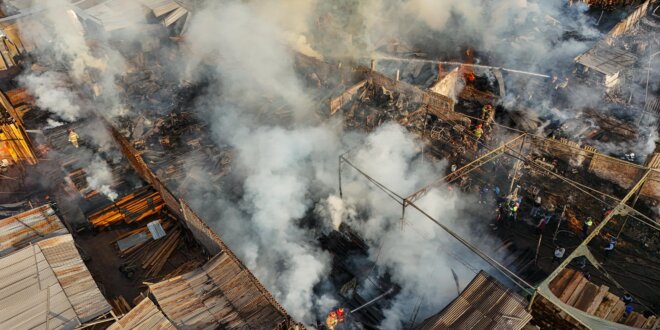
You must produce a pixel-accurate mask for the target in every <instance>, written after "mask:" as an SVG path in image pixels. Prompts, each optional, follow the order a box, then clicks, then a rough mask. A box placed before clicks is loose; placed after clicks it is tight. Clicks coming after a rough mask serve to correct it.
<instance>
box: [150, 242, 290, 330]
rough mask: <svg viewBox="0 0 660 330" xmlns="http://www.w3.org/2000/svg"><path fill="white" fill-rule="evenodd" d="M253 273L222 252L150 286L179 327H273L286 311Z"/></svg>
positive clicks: (169, 316) (166, 312)
mask: <svg viewBox="0 0 660 330" xmlns="http://www.w3.org/2000/svg"><path fill="white" fill-rule="evenodd" d="M250 276H251V275H250V274H249V271H248V270H247V269H245V268H244V267H242V266H241V265H240V264H239V263H238V262H237V261H236V260H235V259H234V258H232V257H231V256H230V255H229V254H228V253H225V252H221V253H220V254H218V255H216V256H215V257H213V258H212V259H211V260H210V261H209V262H208V263H207V264H206V265H204V266H203V267H201V268H198V269H196V270H194V271H191V272H189V273H186V274H183V275H180V276H177V277H174V278H171V279H168V280H165V281H162V282H159V283H156V284H150V285H149V289H150V290H151V292H152V294H153V295H154V297H156V301H157V303H158V305H159V306H160V307H161V309H162V310H163V312H164V313H165V315H166V316H167V317H168V318H169V319H170V320H172V322H174V324H175V326H176V327H177V328H178V329H192V328H194V329H216V328H218V327H221V328H254V329H263V328H273V327H274V326H276V325H277V324H278V323H279V322H281V321H282V320H283V319H284V315H282V314H281V313H280V311H279V310H278V309H277V308H276V307H275V306H273V304H272V303H271V302H270V300H269V299H268V297H267V292H262V291H261V289H260V288H259V287H258V286H257V285H255V283H254V281H252V279H251V278H250Z"/></svg>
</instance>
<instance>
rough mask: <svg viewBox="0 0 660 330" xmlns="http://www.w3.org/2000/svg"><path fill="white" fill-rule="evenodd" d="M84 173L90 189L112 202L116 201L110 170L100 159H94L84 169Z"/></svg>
mask: <svg viewBox="0 0 660 330" xmlns="http://www.w3.org/2000/svg"><path fill="white" fill-rule="evenodd" d="M85 172H86V174H87V175H86V177H87V184H88V185H89V187H90V188H92V189H94V190H96V191H98V192H100V193H102V194H103V195H105V196H107V197H108V198H109V199H110V200H112V201H114V200H115V199H117V197H118V196H119V195H118V194H117V192H116V191H114V190H113V189H112V185H113V181H114V179H113V175H112V169H111V168H110V166H108V164H107V163H106V162H105V161H104V160H103V159H102V158H101V157H98V156H96V157H94V159H92V161H91V162H90V163H89V165H87V167H86V168H85Z"/></svg>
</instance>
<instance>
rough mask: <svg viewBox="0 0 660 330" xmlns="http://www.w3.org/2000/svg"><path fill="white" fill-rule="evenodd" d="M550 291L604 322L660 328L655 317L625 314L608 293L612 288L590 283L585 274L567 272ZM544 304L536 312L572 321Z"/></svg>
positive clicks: (619, 304) (620, 303)
mask: <svg viewBox="0 0 660 330" xmlns="http://www.w3.org/2000/svg"><path fill="white" fill-rule="evenodd" d="M550 290H551V291H552V293H554V294H555V296H557V298H559V299H560V300H561V301H562V302H564V303H566V304H568V305H570V306H573V307H575V308H577V309H579V310H581V311H583V312H585V313H587V314H590V315H594V316H596V317H598V318H601V319H605V320H608V321H612V322H618V323H622V324H625V325H628V326H633V327H638V328H642V329H655V328H656V327H659V326H660V319H657V318H656V317H655V316H652V317H650V318H648V319H647V318H646V317H644V316H643V315H641V314H640V313H637V312H632V313H630V314H628V315H624V314H625V309H626V306H625V304H624V302H623V301H622V300H621V298H619V297H618V296H616V295H615V294H613V293H611V292H609V287H607V286H605V285H600V286H598V285H596V284H593V283H591V282H590V281H588V280H587V279H586V278H585V277H584V276H583V274H582V272H579V271H576V270H574V269H564V270H563V271H562V272H561V273H560V274H559V275H558V276H557V277H556V278H555V279H554V280H553V281H552V282H551V283H550ZM544 305H546V306H540V307H539V309H538V310H537V311H535V313H543V314H548V313H552V314H554V316H555V317H557V318H560V319H563V321H565V322H569V323H570V322H571V321H572V318H571V317H570V316H568V315H567V314H566V313H564V312H559V313H557V312H556V311H554V310H551V308H550V306H549V305H551V304H549V303H547V302H545V303H544ZM546 309H547V310H546ZM573 322H574V321H573Z"/></svg>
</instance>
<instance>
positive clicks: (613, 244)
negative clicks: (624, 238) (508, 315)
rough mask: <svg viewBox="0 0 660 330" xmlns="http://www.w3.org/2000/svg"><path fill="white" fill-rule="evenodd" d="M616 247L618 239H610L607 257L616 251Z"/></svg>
mask: <svg viewBox="0 0 660 330" xmlns="http://www.w3.org/2000/svg"><path fill="white" fill-rule="evenodd" d="M615 247H616V237H612V238H610V242H609V243H607V246H605V257H609V256H610V254H612V251H614V248H615Z"/></svg>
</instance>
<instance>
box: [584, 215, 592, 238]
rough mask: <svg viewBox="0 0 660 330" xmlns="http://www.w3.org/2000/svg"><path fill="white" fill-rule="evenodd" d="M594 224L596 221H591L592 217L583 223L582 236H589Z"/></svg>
mask: <svg viewBox="0 0 660 330" xmlns="http://www.w3.org/2000/svg"><path fill="white" fill-rule="evenodd" d="M593 224H594V220H593V219H591V217H588V218H587V220H584V222H583V223H582V236H583V237H584V238H586V237H587V235H589V228H591V226H593Z"/></svg>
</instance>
